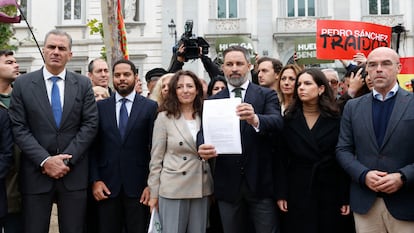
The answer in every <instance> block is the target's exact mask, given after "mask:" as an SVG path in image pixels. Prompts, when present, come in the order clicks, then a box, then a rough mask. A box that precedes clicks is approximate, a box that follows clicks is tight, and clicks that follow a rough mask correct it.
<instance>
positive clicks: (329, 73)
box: [322, 69, 341, 99]
mask: <svg viewBox="0 0 414 233" xmlns="http://www.w3.org/2000/svg"><path fill="white" fill-rule="evenodd" d="M322 72H323V73H324V74H325V76H326V78H327V79H328V81H329V85H330V86H331V88H332V90H333V92H334V96H335V97H336V98H337V99H338V98H339V97H340V96H341V95H339V93H338V83H339V75H338V72H337V71H336V70H334V69H323V70H322Z"/></svg>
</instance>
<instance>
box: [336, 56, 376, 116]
mask: <svg viewBox="0 0 414 233" xmlns="http://www.w3.org/2000/svg"><path fill="white" fill-rule="evenodd" d="M345 77H349V87H348V88H347V91H346V92H345V93H344V94H343V95H342V96H341V97H339V99H338V100H337V103H338V105H339V108H340V109H341V112H342V110H343V109H344V107H345V104H346V102H347V101H348V100H350V99H353V98H356V97H359V96H362V95H364V94H367V93H369V92H371V90H372V88H373V83H372V80H371V79H370V77H369V75H368V73H367V72H366V71H365V64H363V65H361V66H355V67H354V68H353V69H352V70H349V71H347V72H346V74H345Z"/></svg>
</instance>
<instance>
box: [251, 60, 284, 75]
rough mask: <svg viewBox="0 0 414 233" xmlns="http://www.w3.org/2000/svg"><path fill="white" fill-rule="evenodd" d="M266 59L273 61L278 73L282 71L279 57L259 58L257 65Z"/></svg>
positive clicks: (274, 68)
mask: <svg viewBox="0 0 414 233" xmlns="http://www.w3.org/2000/svg"><path fill="white" fill-rule="evenodd" d="M265 61H270V62H271V63H272V66H273V70H274V71H275V73H276V74H279V73H280V71H281V70H282V68H283V64H282V62H281V61H279V60H278V59H276V58H272V57H261V58H259V60H257V65H260V63H262V62H265Z"/></svg>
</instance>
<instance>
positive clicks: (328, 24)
mask: <svg viewBox="0 0 414 233" xmlns="http://www.w3.org/2000/svg"><path fill="white" fill-rule="evenodd" d="M391 33H392V28H391V27H388V26H384V25H379V24H373V23H366V22H357V21H347V20H317V22H316V47H317V48H316V57H317V58H318V59H352V56H353V55H355V54H356V53H358V52H361V53H364V54H365V56H368V53H369V52H371V50H373V49H375V48H378V47H390V46H391Z"/></svg>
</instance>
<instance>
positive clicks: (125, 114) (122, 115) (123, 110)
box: [119, 98, 128, 138]
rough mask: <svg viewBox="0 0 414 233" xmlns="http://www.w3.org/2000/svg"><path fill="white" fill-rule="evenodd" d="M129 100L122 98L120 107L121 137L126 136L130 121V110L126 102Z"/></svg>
mask: <svg viewBox="0 0 414 233" xmlns="http://www.w3.org/2000/svg"><path fill="white" fill-rule="evenodd" d="M127 101H128V100H127V99H125V98H123V99H121V102H122V104H121V108H120V109H119V132H120V133H121V137H122V138H124V135H125V130H126V126H127V123H128V111H127V108H126V105H125V103H126V102H127Z"/></svg>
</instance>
